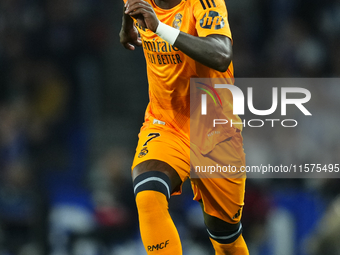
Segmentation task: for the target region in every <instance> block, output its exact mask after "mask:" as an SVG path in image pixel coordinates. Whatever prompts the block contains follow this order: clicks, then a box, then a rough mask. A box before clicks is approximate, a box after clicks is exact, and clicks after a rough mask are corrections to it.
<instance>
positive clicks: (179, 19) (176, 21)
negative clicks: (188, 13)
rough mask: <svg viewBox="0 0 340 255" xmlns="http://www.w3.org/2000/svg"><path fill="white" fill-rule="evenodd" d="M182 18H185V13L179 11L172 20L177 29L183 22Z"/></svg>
mask: <svg viewBox="0 0 340 255" xmlns="http://www.w3.org/2000/svg"><path fill="white" fill-rule="evenodd" d="M182 18H183V15H182V14H181V13H177V14H176V15H175V19H174V21H173V22H172V26H173V27H174V28H176V29H179V28H180V27H181V24H182Z"/></svg>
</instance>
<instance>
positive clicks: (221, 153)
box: [120, 0, 248, 255]
mask: <svg viewBox="0 0 340 255" xmlns="http://www.w3.org/2000/svg"><path fill="white" fill-rule="evenodd" d="M124 2H125V6H124V13H123V22H122V28H121V32H120V41H121V43H122V44H123V45H124V47H125V48H126V49H129V50H134V49H135V46H142V47H143V50H144V54H145V59H146V62H147V75H148V82H149V98H150V103H149V104H148V106H147V109H146V114H145V122H144V124H143V126H142V128H141V131H140V133H139V142H138V145H137V149H136V155H135V158H134V161H133V165H132V177H133V183H134V192H135V196H136V205H137V209H138V215H139V223H140V232H141V237H142V241H143V244H144V247H145V249H146V251H147V254H162V255H180V254H182V247H181V242H180V238H179V235H178V232H177V229H176V227H175V225H174V223H173V221H172V219H171V217H170V215H169V212H168V199H170V197H171V195H175V194H180V192H181V185H182V183H183V182H184V181H185V180H186V179H187V178H189V177H190V169H192V168H193V162H200V160H203V161H205V162H209V161H211V162H214V164H215V163H216V162H217V163H219V164H223V165H226V164H231V165H232V166H235V167H237V169H239V168H240V167H241V166H244V165H245V154H244V152H243V142H242V136H241V131H242V124H241V123H240V119H239V118H238V116H235V115H233V114H232V112H233V111H232V96H231V94H230V93H227V94H226V95H223V96H221V98H222V99H221V98H219V99H220V102H221V106H222V103H223V111H222V112H221V114H223V117H224V118H225V119H228V120H233V121H234V123H235V124H234V125H232V126H230V127H229V128H228V127H223V128H222V127H219V129H218V128H217V129H216V130H214V129H213V128H205V125H202V128H201V129H200V132H199V133H200V134H203V135H204V136H206V138H207V139H201V140H200V139H198V140H200V141H201V142H198V143H193V142H192V141H191V140H190V78H195V77H196V78H223V79H227V80H229V81H230V82H233V65H232V62H231V59H232V41H231V32H230V28H229V24H228V17H227V9H226V6H225V3H224V1H223V0H124ZM206 89H212V88H211V87H209V86H207V87H206ZM221 109H222V107H221ZM191 135H192V134H191ZM204 138H205V137H204ZM190 157H191V159H190ZM191 184H192V188H193V192H194V199H195V200H196V201H198V202H199V203H200V205H201V207H202V210H203V215H204V221H205V225H206V227H207V233H208V234H209V236H210V240H211V242H212V244H213V247H214V249H215V251H216V254H218V255H221V254H248V249H247V246H246V243H245V241H244V239H243V237H242V225H241V222H240V218H241V215H242V209H243V200H244V190H245V178H191Z"/></svg>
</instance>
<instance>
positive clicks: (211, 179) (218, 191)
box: [132, 119, 245, 224]
mask: <svg viewBox="0 0 340 255" xmlns="http://www.w3.org/2000/svg"><path fill="white" fill-rule="evenodd" d="M153 123H155V122H154V121H153V119H151V123H148V125H147V126H146V128H142V130H141V132H140V133H139V141H138V145H137V148H136V154H135V157H134V160H133V164H132V169H134V167H135V166H137V165H138V164H140V163H141V162H144V161H147V160H151V159H156V160H160V161H163V162H166V163H167V164H169V165H170V166H171V167H172V168H174V169H175V170H176V172H177V173H178V175H179V176H180V178H181V180H182V181H183V182H184V181H185V180H186V179H187V178H190V170H191V171H195V169H196V168H195V166H196V165H202V164H205V165H206V164H209V165H213V166H214V165H216V164H218V165H220V166H228V165H231V166H234V167H236V168H237V169H240V167H241V166H244V165H245V154H244V152H243V144H242V136H241V133H237V134H236V135H235V136H233V137H232V138H231V139H228V140H226V141H223V142H221V143H219V144H217V145H216V146H215V148H214V149H213V150H212V151H211V152H209V153H208V154H206V155H203V154H201V153H200V151H199V150H198V149H196V148H195V147H194V146H191V148H190V142H189V140H188V139H187V138H185V137H183V136H181V135H179V134H178V132H176V131H175V130H173V129H172V128H170V127H168V126H166V125H163V124H159V123H160V122H157V121H156V123H155V124H153ZM190 159H191V160H190ZM200 177H201V178H198V177H197V176H196V175H192V177H191V185H192V189H193V193H194V200H196V201H200V200H202V201H203V205H204V211H205V212H206V213H207V214H209V215H211V216H215V217H217V218H219V219H222V220H224V221H226V222H229V223H232V224H235V223H237V222H239V221H240V218H241V214H242V208H243V204H244V203H243V201H244V192H245V175H243V174H242V175H238V176H237V177H235V176H230V175H224V176H223V175H222V176H221V175H219V177H216V175H212V176H210V175H208V174H204V175H203V176H200ZM180 193H181V190H178V191H175V192H174V193H172V195H177V194H180Z"/></svg>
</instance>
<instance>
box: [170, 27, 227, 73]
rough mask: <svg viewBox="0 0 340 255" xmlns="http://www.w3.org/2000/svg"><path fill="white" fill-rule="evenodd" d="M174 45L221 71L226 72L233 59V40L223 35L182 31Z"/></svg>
mask: <svg viewBox="0 0 340 255" xmlns="http://www.w3.org/2000/svg"><path fill="white" fill-rule="evenodd" d="M174 46H175V47H176V48H178V49H179V50H181V51H182V52H183V53H185V54H186V55H188V56H189V57H191V58H192V59H194V60H196V61H198V62H200V63H201V64H203V65H206V66H208V67H210V68H213V69H215V70H217V71H220V72H225V71H226V70H227V69H228V67H229V65H230V62H231V60H232V46H231V41H230V39H229V38H227V37H225V36H222V35H212V36H208V37H197V36H192V35H189V34H186V33H183V32H181V33H180V34H179V35H178V37H177V40H176V41H175V43H174Z"/></svg>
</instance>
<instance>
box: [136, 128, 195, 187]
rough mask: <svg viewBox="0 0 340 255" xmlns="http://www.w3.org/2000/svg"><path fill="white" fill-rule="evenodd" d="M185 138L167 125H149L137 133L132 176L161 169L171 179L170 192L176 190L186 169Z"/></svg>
mask: <svg viewBox="0 0 340 255" xmlns="http://www.w3.org/2000/svg"><path fill="white" fill-rule="evenodd" d="M189 155H190V149H189V142H188V141H185V140H183V138H182V137H181V136H179V135H178V134H177V133H176V132H175V131H173V130H171V129H170V128H167V127H163V126H157V125H152V124H151V125H150V126H149V127H148V128H146V129H144V130H142V131H141V132H140V134H139V141H138V145H137V148H136V154H135V157H134V160H133V164H132V169H133V170H132V176H133V178H136V177H137V176H138V175H140V174H142V173H145V172H148V171H161V172H163V173H165V174H166V175H167V176H168V177H169V178H170V180H171V185H172V194H180V192H181V184H182V183H183V182H184V181H185V180H186V179H187V178H188V177H189V173H190V157H189Z"/></svg>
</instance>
